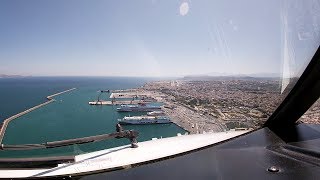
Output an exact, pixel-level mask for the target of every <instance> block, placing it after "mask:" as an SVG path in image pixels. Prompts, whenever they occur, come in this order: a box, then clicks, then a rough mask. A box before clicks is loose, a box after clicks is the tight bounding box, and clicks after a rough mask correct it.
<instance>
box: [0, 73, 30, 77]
mask: <svg viewBox="0 0 320 180" xmlns="http://www.w3.org/2000/svg"><path fill="white" fill-rule="evenodd" d="M24 77H29V76H23V75H8V74H0V78H24Z"/></svg>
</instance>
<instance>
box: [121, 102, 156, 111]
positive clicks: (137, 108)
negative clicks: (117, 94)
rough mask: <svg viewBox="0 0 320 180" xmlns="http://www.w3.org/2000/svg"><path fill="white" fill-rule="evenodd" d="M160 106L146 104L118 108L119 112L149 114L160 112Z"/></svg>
mask: <svg viewBox="0 0 320 180" xmlns="http://www.w3.org/2000/svg"><path fill="white" fill-rule="evenodd" d="M160 109H161V107H160V106H153V105H146V104H126V105H120V107H118V108H117V111H120V112H132V111H136V112H149V111H155V110H160Z"/></svg>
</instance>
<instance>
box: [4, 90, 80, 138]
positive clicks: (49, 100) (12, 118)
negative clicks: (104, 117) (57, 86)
mask: <svg viewBox="0 0 320 180" xmlns="http://www.w3.org/2000/svg"><path fill="white" fill-rule="evenodd" d="M75 89H76V88H72V89H68V90H66V91H62V92H59V93H56V94H52V95H50V96H47V100H48V101H47V102H44V103H42V104H39V105H37V106H34V107H32V108H29V109H27V110H25V111H23V112H20V113H18V114H16V115H13V116H11V117H9V118H7V119H5V120H4V121H3V122H2V126H1V129H0V144H2V140H3V137H4V134H5V132H6V129H7V127H8V124H9V123H10V122H11V121H12V120H14V119H16V118H18V117H21V116H23V115H25V114H27V113H29V112H31V111H34V110H36V109H38V108H40V107H42V106H45V105H47V104H50V103H52V102H54V101H55V99H53V97H54V96H58V95H60V94H63V93H66V92H69V91H73V90H75Z"/></svg>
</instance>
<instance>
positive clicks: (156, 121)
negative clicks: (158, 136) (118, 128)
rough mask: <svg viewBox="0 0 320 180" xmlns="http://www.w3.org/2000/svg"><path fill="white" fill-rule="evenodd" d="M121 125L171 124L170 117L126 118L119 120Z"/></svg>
mask: <svg viewBox="0 0 320 180" xmlns="http://www.w3.org/2000/svg"><path fill="white" fill-rule="evenodd" d="M118 122H119V123H120V124H165V123H171V120H170V118H169V117H168V116H130V117H128V116H125V117H124V118H122V119H118Z"/></svg>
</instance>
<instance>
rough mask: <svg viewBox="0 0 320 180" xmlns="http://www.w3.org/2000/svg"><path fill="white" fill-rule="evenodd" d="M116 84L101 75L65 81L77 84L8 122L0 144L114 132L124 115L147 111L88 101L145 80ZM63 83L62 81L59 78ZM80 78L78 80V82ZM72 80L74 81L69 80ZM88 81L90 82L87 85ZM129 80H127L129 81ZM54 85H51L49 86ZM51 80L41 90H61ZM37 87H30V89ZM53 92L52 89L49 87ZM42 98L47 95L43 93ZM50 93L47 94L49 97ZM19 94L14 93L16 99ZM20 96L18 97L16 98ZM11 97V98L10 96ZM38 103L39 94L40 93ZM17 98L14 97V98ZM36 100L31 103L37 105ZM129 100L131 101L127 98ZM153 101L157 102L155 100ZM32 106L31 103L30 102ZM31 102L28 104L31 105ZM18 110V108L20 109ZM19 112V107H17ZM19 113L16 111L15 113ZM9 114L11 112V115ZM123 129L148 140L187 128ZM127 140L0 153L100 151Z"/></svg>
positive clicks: (136, 114)
mask: <svg viewBox="0 0 320 180" xmlns="http://www.w3.org/2000/svg"><path fill="white" fill-rule="evenodd" d="M116 80H117V82H119V84H121V82H125V83H123V84H121V86H120V85H118V84H114V79H110V80H109V79H105V80H104V79H103V80H101V79H100V78H92V79H86V78H79V79H78V81H77V82H75V83H73V81H72V82H70V83H68V84H67V86H66V87H67V88H65V89H68V88H70V86H71V87H77V90H76V91H72V92H69V93H63V94H60V95H59V96H58V95H57V96H53V97H52V96H51V95H50V96H51V98H53V99H54V101H53V102H51V103H48V104H47V105H44V106H41V108H36V109H35V110H33V111H30V112H29V113H26V114H24V115H22V116H19V117H17V118H15V120H13V121H11V122H10V123H8V125H7V128H6V130H5V133H4V135H3V140H2V144H4V145H19V144H40V143H45V142H52V141H61V140H66V139H75V138H83V137H88V136H96V135H100V134H106V133H113V132H114V131H115V126H116V124H117V123H118V120H119V119H123V118H124V117H125V116H131V117H132V116H144V115H145V114H146V113H147V112H120V111H117V107H119V106H120V105H105V106H94V105H93V106H92V105H89V104H88V102H90V101H96V100H97V97H98V96H99V94H100V90H108V89H110V91H109V92H103V93H102V95H101V96H100V100H101V101H102V100H107V101H112V99H110V98H109V97H110V95H111V93H113V92H115V91H116V90H118V89H121V88H122V89H130V88H131V87H141V86H142V85H143V84H144V83H145V82H144V81H142V80H135V81H133V80H130V81H123V79H116ZM61 82H62V83H64V84H65V81H64V80H63V81H61ZM78 82H81V83H78ZM72 83H73V84H72ZM88 83H90V86H88ZM128 83H130V84H128ZM32 85H33V84H32ZM52 85H53V86H52ZM52 85H51V84H50V87H45V86H44V87H45V88H43V90H44V92H45V91H47V89H48V88H50V89H51V88H52V89H57V90H62V89H63V88H62V86H61V84H58V83H57V85H56V86H57V87H58V88H56V87H55V86H54V85H55V84H52ZM36 88H37V87H30V90H32V89H36ZM50 91H51V92H52V93H50V94H53V95H54V94H55V93H54V91H52V90H50ZM42 94H44V95H43V99H46V98H47V96H48V95H46V94H45V93H42ZM50 96H49V98H50ZM18 97H19V96H17V97H16V99H18ZM19 99H21V97H20V98H19ZM11 100H12V98H11ZM39 100H40V103H41V97H39ZM131 100H132V98H130V99H126V98H119V99H117V101H131ZM16 102H17V101H16ZM38 103H39V101H38V102H36V103H34V104H35V105H37V104H38ZM128 103H130V102H128ZM155 105H160V104H159V103H157V102H155ZM33 106H34V105H33ZM33 106H32V105H31V107H33ZM20 111H21V110H20ZM18 112H19V111H18ZM16 114H18V113H16ZM11 116H12V115H11ZM9 117H10V116H9ZM123 128H124V130H136V131H138V132H139V136H138V142H142V141H147V140H151V139H152V138H159V139H160V138H166V137H172V136H176V135H177V134H185V133H186V131H185V130H184V129H183V128H180V127H179V126H177V125H176V124H174V123H167V124H146V125H143V126H142V125H138V124H131V125H125V126H123ZM128 143H130V142H129V141H128V140H126V139H116V140H111V141H107V142H106V141H101V142H94V143H88V144H81V145H72V146H67V147H61V148H50V149H39V150H36V149H35V150H28V151H19V152H17V151H11V150H6V151H1V153H0V157H6V158H9V157H18V156H19V157H30V156H32V157H34V156H58V155H76V154H82V153H85V152H92V151H99V150H103V149H106V148H112V147H118V146H122V145H126V144H128Z"/></svg>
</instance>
